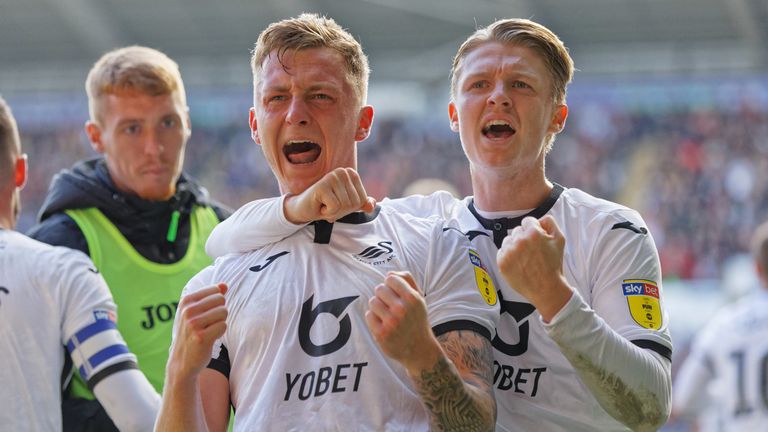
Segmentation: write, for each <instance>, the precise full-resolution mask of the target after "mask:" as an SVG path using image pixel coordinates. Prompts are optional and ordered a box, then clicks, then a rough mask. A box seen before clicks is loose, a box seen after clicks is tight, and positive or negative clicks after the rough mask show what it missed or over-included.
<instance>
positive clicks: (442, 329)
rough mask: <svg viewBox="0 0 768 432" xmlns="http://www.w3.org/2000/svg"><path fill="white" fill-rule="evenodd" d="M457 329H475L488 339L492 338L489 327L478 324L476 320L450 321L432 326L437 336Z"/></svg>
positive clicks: (474, 330)
mask: <svg viewBox="0 0 768 432" xmlns="http://www.w3.org/2000/svg"><path fill="white" fill-rule="evenodd" d="M455 330H469V331H473V332H475V333H477V334H479V335H480V336H482V337H484V338H486V339H488V341H490V340H491V332H490V331H489V330H488V329H487V328H485V326H483V325H481V324H478V323H476V322H474V321H469V320H456V321H448V322H445V323H442V324H438V325H436V326H434V327H432V333H434V334H435V336H436V337H437V336H440V335H443V334H445V333H448V332H449V331H455Z"/></svg>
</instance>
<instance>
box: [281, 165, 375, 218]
mask: <svg viewBox="0 0 768 432" xmlns="http://www.w3.org/2000/svg"><path fill="white" fill-rule="evenodd" d="M284 206H285V209H284V210H285V218H286V219H288V221H290V222H292V223H295V224H302V223H307V222H311V221H314V220H326V221H328V222H335V221H336V220H338V219H341V218H342V217H344V216H346V215H348V214H350V213H353V212H356V211H364V212H366V213H368V212H371V211H373V209H374V208H375V207H376V200H375V199H374V198H372V197H369V196H368V195H367V194H366V192H365V188H364V187H363V181H362V180H361V179H360V176H359V175H358V174H357V171H355V170H354V169H353V168H336V169H334V170H333V171H331V172H329V173H328V174H326V175H324V176H323V177H322V178H321V179H320V180H318V181H317V182H316V183H315V184H313V185H312V186H310V187H309V188H307V189H306V190H305V191H304V192H302V193H300V194H298V195H292V196H288V197H287V198H286V199H285V204H284Z"/></svg>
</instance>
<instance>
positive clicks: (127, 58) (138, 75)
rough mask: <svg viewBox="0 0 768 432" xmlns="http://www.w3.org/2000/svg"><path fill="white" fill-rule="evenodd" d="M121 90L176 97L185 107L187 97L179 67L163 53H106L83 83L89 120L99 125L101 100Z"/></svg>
mask: <svg viewBox="0 0 768 432" xmlns="http://www.w3.org/2000/svg"><path fill="white" fill-rule="evenodd" d="M124 90H138V91H140V92H141V93H144V94H147V95H149V96H161V95H176V96H178V98H179V101H180V102H181V103H182V104H183V105H184V106H186V105H187V95H186V91H185V90H184V81H182V79H181V73H180V72H179V65H178V64H176V62H175V61H173V60H171V58H170V57H168V56H167V55H165V54H164V53H162V52H160V51H158V50H156V49H153V48H148V47H143V46H137V45H134V46H129V47H124V48H119V49H116V50H112V51H109V52H108V53H106V54H104V55H103V56H101V58H100V59H99V60H97V61H96V63H94V65H93V67H92V68H91V70H90V72H88V78H87V79H86V80H85V91H86V93H87V94H88V110H89V112H90V115H91V120H92V121H94V122H97V123H98V122H99V121H100V120H101V119H100V118H99V113H100V109H101V107H100V101H101V97H102V96H104V95H108V94H115V93H118V92H120V91H124Z"/></svg>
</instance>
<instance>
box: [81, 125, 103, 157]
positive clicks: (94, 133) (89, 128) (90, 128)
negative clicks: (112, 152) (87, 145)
mask: <svg viewBox="0 0 768 432" xmlns="http://www.w3.org/2000/svg"><path fill="white" fill-rule="evenodd" d="M85 134H86V135H88V140H89V141H90V142H91V147H93V149H94V150H96V151H97V152H98V153H104V143H103V142H102V141H101V128H100V127H99V125H97V124H96V123H95V122H93V121H91V120H88V121H87V122H85Z"/></svg>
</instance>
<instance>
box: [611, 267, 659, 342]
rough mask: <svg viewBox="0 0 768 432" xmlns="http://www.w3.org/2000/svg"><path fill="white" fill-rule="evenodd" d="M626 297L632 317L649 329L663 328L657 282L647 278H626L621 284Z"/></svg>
mask: <svg viewBox="0 0 768 432" xmlns="http://www.w3.org/2000/svg"><path fill="white" fill-rule="evenodd" d="M621 289H622V291H623V292H624V297H626V298H627V304H628V305H629V313H630V314H632V319H634V320H635V322H637V323H638V324H640V325H641V326H643V327H645V328H647V329H653V330H658V329H660V328H661V324H662V318H661V306H660V304H659V287H658V286H657V284H656V282H653V281H650V280H647V279H625V280H624V282H623V283H622V284H621Z"/></svg>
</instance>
